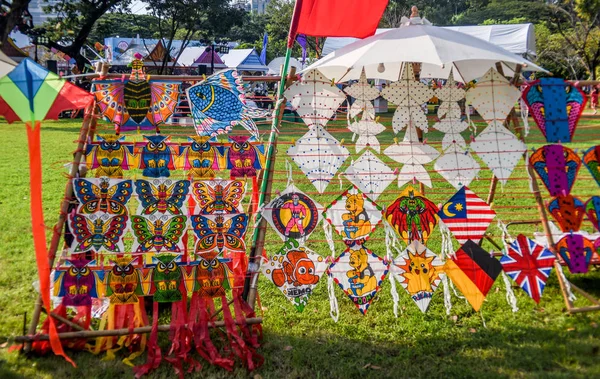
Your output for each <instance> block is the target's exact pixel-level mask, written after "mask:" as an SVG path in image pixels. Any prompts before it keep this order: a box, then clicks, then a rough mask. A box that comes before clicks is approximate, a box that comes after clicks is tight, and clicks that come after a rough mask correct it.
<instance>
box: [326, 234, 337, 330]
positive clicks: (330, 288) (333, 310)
mask: <svg viewBox="0 0 600 379" xmlns="http://www.w3.org/2000/svg"><path fill="white" fill-rule="evenodd" d="M323 231H324V232H325V238H326V239H327V244H328V245H329V249H330V250H331V257H332V259H335V245H334V243H333V234H332V231H331V225H329V223H327V222H324V223H323ZM327 292H328V293H329V315H330V316H331V318H332V319H333V321H335V322H338V320H339V318H340V309H339V306H338V302H337V298H336V297H335V285H334V282H333V276H332V275H331V274H329V275H327Z"/></svg>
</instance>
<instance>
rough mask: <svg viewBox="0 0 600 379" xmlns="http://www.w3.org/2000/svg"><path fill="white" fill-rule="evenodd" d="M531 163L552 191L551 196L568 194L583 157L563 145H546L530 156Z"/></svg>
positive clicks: (549, 190)
mask: <svg viewBox="0 0 600 379" xmlns="http://www.w3.org/2000/svg"><path fill="white" fill-rule="evenodd" d="M529 164H530V165H531V167H533V169H534V170H535V172H537V174H538V175H539V177H540V179H542V182H543V183H544V185H545V186H546V188H547V189H548V192H550V196H553V197H554V196H559V195H568V194H569V193H571V188H573V184H574V183H575V178H576V177H577V173H578V172H579V168H580V167H581V158H579V156H578V155H577V154H576V153H575V152H574V151H573V150H571V149H569V148H568V147H565V146H562V145H546V146H542V147H540V148H539V149H537V150H536V151H535V152H534V153H533V154H531V156H530V157H529Z"/></svg>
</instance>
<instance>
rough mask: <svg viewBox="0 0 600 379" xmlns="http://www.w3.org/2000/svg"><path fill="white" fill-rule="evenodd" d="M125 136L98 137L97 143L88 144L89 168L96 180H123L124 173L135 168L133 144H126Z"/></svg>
mask: <svg viewBox="0 0 600 379" xmlns="http://www.w3.org/2000/svg"><path fill="white" fill-rule="evenodd" d="M124 140H125V136H122V137H119V136H117V135H97V136H96V142H92V143H88V144H87V146H86V151H85V159H86V164H87V167H89V168H91V169H92V170H96V171H95V176H96V178H99V177H102V176H107V177H109V178H122V177H123V171H124V170H129V168H131V167H134V166H135V164H134V154H133V144H131V143H125V142H124Z"/></svg>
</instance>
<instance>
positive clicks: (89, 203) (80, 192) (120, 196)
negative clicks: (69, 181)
mask: <svg viewBox="0 0 600 379" xmlns="http://www.w3.org/2000/svg"><path fill="white" fill-rule="evenodd" d="M73 190H74V191H73V192H74V194H75V196H76V197H77V200H78V201H79V203H80V204H81V205H79V207H78V208H77V212H78V213H81V214H90V213H96V212H103V213H110V214H113V215H121V214H127V203H128V202H129V199H130V198H131V195H132V194H133V185H132V181H131V180H122V179H109V178H108V177H106V176H103V177H101V178H98V179H77V178H76V179H73Z"/></svg>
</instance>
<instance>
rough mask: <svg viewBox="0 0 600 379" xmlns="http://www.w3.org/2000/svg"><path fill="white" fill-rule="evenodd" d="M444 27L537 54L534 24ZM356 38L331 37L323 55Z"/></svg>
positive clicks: (515, 51)
mask: <svg viewBox="0 0 600 379" xmlns="http://www.w3.org/2000/svg"><path fill="white" fill-rule="evenodd" d="M443 28H447V29H452V30H456V31H459V32H461V33H465V34H469V35H471V36H473V37H477V38H479V39H482V40H484V41H487V42H491V43H493V44H494V45H496V46H500V47H502V48H504V49H506V50H508V51H510V52H511V53H513V54H519V55H522V56H524V57H525V58H527V59H535V57H536V56H537V53H536V47H535V31H534V29H533V24H512V25H477V26H444V27H443ZM388 30H390V29H377V32H376V34H379V33H383V32H385V31H388ZM356 40H357V39H356V38H346V37H329V38H327V39H326V40H325V44H324V45H323V56H325V55H327V54H329V53H331V52H333V51H336V50H337V49H339V48H342V47H344V46H346V45H348V44H350V43H352V42H354V41H356Z"/></svg>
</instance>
